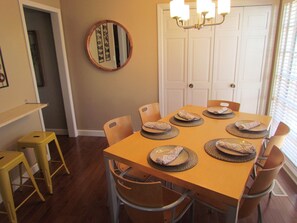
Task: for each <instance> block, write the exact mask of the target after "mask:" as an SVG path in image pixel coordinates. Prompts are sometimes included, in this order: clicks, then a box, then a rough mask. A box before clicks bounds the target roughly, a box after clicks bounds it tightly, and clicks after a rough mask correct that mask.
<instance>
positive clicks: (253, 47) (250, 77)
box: [159, 6, 271, 114]
mask: <svg viewBox="0 0 297 223" xmlns="http://www.w3.org/2000/svg"><path fill="white" fill-rule="evenodd" d="M162 16H163V17H162V19H161V20H160V21H162V22H161V24H162V27H161V29H160V27H159V32H161V38H160V33H159V41H160V39H161V43H162V44H161V47H159V50H160V48H161V50H160V51H159V56H160V55H161V56H160V57H159V61H160V68H159V78H160V85H159V92H160V104H161V111H162V112H163V114H168V113H169V112H172V111H174V110H176V109H178V108H180V107H182V106H184V105H186V104H194V105H201V106H206V104H207V100H209V99H222V100H230V101H237V102H240V103H241V111H243V112H250V113H257V112H258V110H259V106H260V102H261V95H262V85H263V84H262V83H263V76H264V75H263V74H264V71H265V62H266V61H265V59H266V52H267V43H268V35H269V29H270V17H271V7H270V6H255V7H232V10H231V13H230V14H229V15H228V16H227V17H226V21H225V22H224V23H223V24H222V25H219V26H212V27H211V26H210V27H204V28H203V29H201V30H193V29H192V30H184V29H181V28H179V27H177V25H176V23H175V20H173V19H172V18H170V13H169V10H164V11H163V15H162ZM195 16H196V13H195V10H194V9H191V20H190V21H189V24H194V23H196V21H197V18H196V17H195ZM219 19H220V18H219ZM160 52H161V53H160Z"/></svg>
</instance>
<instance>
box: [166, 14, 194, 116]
mask: <svg viewBox="0 0 297 223" xmlns="http://www.w3.org/2000/svg"><path fill="white" fill-rule="evenodd" d="M162 31H163V37H164V38H163V58H162V59H163V61H162V62H163V65H164V66H163V69H164V70H163V74H164V75H163V78H164V80H163V83H164V84H163V89H162V90H163V94H164V114H168V113H169V112H171V111H174V110H176V109H178V108H180V107H182V106H183V105H184V104H185V101H186V100H187V92H186V90H187V81H188V77H187V58H188V57H187V45H188V38H187V31H186V30H183V29H181V28H179V27H178V26H177V25H176V22H175V20H174V19H172V18H170V12H169V10H166V11H164V12H163V26H162Z"/></svg>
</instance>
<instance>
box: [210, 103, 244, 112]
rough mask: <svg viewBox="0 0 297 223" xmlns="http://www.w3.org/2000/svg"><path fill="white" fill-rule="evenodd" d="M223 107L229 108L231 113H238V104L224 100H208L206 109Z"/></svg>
mask: <svg viewBox="0 0 297 223" xmlns="http://www.w3.org/2000/svg"><path fill="white" fill-rule="evenodd" d="M217 106H224V107H228V108H230V109H231V110H232V111H239V109H240V103H237V102H233V101H225V100H208V101H207V107H217Z"/></svg>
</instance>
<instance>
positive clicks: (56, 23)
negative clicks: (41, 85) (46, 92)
mask: <svg viewBox="0 0 297 223" xmlns="http://www.w3.org/2000/svg"><path fill="white" fill-rule="evenodd" d="M19 6H20V13H21V17H22V22H23V29H24V36H25V40H26V45H27V53H28V58H29V63H30V67H31V73H32V78H33V83H34V88H35V94H36V98H37V101H38V102H40V99H39V93H38V88H37V84H36V78H35V71H34V67H33V61H32V57H31V53H30V44H29V39H28V35H27V34H26V33H27V25H26V20H25V15H24V7H28V8H32V9H36V10H38V11H43V12H47V13H49V14H50V16H51V22H52V29H53V35H54V42H55V49H56V56H57V62H58V69H59V75H60V81H61V89H62V96H63V102H64V109H65V116H66V122H67V128H68V135H69V136H70V137H77V136H78V131H77V125H76V119H75V111H74V106H73V99H72V90H71V83H70V77H69V70H68V61H67V55H66V48H65V42H64V31H63V25H62V17H61V11H60V9H58V8H54V7H51V6H48V5H43V4H40V3H37V2H33V1H29V0H19ZM40 116H41V122H42V127H43V129H44V121H43V117H42V114H41V112H40Z"/></svg>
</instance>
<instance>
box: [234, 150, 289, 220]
mask: <svg viewBox="0 0 297 223" xmlns="http://www.w3.org/2000/svg"><path fill="white" fill-rule="evenodd" d="M284 160H285V158H284V155H283V153H282V152H281V151H280V149H279V148H278V147H277V146H273V147H272V149H271V152H270V154H269V156H268V159H267V161H266V162H265V164H264V166H261V168H260V169H258V170H257V173H256V178H255V179H254V181H253V183H252V185H251V186H250V188H246V191H245V193H244V195H243V196H242V200H241V206H240V208H239V213H238V218H245V217H247V216H249V215H250V214H251V213H252V212H253V211H254V210H255V209H256V207H257V209H258V222H262V213H261V206H260V201H261V198H262V197H263V196H265V195H266V194H268V193H270V192H271V191H272V189H273V187H274V180H275V178H276V176H277V174H278V172H279V171H280V169H281V168H282V166H283V165H284Z"/></svg>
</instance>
